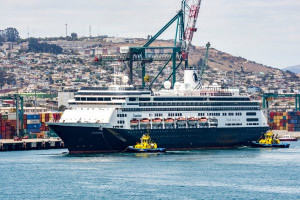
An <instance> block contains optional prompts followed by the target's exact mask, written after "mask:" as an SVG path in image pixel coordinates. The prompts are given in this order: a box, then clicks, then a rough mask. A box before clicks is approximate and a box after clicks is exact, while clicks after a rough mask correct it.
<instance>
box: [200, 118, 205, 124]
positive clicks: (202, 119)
mask: <svg viewBox="0 0 300 200" xmlns="http://www.w3.org/2000/svg"><path fill="white" fill-rule="evenodd" d="M199 123H200V124H206V123H207V118H206V117H201V118H200V119H199Z"/></svg>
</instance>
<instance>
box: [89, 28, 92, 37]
mask: <svg viewBox="0 0 300 200" xmlns="http://www.w3.org/2000/svg"><path fill="white" fill-rule="evenodd" d="M89 32H90V37H92V26H91V25H90V27H89Z"/></svg>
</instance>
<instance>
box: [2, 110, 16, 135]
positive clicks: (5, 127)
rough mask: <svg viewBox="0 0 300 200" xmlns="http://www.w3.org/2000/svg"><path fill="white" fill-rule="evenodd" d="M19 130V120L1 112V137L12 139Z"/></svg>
mask: <svg viewBox="0 0 300 200" xmlns="http://www.w3.org/2000/svg"><path fill="white" fill-rule="evenodd" d="M16 132H17V121H16V120H8V116H7V115H2V114H0V135H1V139H12V138H13V137H14V135H15V133H16Z"/></svg>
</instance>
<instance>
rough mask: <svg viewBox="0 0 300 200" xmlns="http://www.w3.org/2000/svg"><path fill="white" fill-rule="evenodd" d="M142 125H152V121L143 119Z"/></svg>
mask: <svg viewBox="0 0 300 200" xmlns="http://www.w3.org/2000/svg"><path fill="white" fill-rule="evenodd" d="M140 124H141V125H148V124H150V119H148V118H143V119H141V120H140Z"/></svg>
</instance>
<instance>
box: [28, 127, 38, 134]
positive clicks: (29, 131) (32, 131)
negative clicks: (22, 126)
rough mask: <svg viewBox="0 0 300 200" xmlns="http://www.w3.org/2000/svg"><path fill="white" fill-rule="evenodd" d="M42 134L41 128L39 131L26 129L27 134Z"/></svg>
mask: <svg viewBox="0 0 300 200" xmlns="http://www.w3.org/2000/svg"><path fill="white" fill-rule="evenodd" d="M39 132H40V128H38V129H28V128H27V129H26V133H39Z"/></svg>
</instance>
